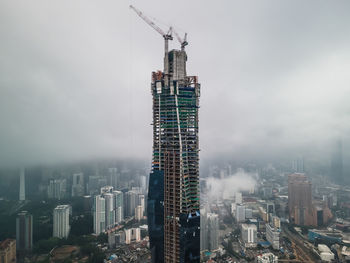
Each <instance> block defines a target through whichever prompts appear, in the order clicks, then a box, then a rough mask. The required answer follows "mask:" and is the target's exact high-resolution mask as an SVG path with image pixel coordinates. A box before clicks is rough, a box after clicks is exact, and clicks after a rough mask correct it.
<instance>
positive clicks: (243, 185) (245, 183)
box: [206, 170, 257, 201]
mask: <svg viewBox="0 0 350 263" xmlns="http://www.w3.org/2000/svg"><path fill="white" fill-rule="evenodd" d="M256 176H257V175H256V174H252V173H246V172H244V171H243V170H242V171H238V172H237V173H235V174H233V175H230V176H227V177H225V178H215V177H208V178H207V179H206V183H207V193H206V194H207V197H208V198H207V200H209V201H212V200H218V199H223V198H224V199H225V198H230V197H233V196H234V194H235V193H236V192H242V191H251V190H254V187H255V185H256V178H257V177H256Z"/></svg>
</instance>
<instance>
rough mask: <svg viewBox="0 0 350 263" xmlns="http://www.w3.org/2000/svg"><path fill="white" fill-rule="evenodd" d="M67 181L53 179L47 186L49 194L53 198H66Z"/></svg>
mask: <svg viewBox="0 0 350 263" xmlns="http://www.w3.org/2000/svg"><path fill="white" fill-rule="evenodd" d="M66 189H67V181H66V179H55V180H54V179H52V180H50V181H49V185H48V187H47V196H48V198H50V199H51V198H52V199H58V200H61V199H64V198H65V197H66Z"/></svg>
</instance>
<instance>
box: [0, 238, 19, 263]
mask: <svg viewBox="0 0 350 263" xmlns="http://www.w3.org/2000/svg"><path fill="white" fill-rule="evenodd" d="M0 263H16V240H14V239H5V240H4V241H2V242H0Z"/></svg>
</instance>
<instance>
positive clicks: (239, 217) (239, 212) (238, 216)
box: [236, 205, 245, 222]
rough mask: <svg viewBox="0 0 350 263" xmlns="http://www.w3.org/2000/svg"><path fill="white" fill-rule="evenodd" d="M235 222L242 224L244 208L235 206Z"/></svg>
mask: <svg viewBox="0 0 350 263" xmlns="http://www.w3.org/2000/svg"><path fill="white" fill-rule="evenodd" d="M236 221H237V222H243V221H245V206H244V205H237V206H236Z"/></svg>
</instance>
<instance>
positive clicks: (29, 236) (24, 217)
mask: <svg viewBox="0 0 350 263" xmlns="http://www.w3.org/2000/svg"><path fill="white" fill-rule="evenodd" d="M16 247H17V251H19V252H29V251H31V250H32V249H33V216H32V215H31V214H29V213H28V212H27V211H22V212H20V213H18V215H17V219H16Z"/></svg>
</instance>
